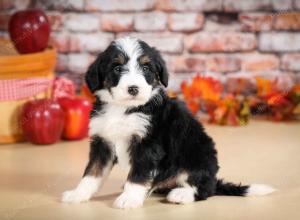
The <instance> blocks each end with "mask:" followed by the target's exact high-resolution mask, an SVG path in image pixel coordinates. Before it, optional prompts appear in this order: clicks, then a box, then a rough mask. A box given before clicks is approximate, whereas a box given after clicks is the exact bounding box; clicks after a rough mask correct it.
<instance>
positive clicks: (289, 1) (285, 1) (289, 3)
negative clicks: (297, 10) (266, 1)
mask: <svg viewBox="0 0 300 220" xmlns="http://www.w3.org/2000/svg"><path fill="white" fill-rule="evenodd" d="M295 1H297V0H295ZM271 2H272V5H273V9H274V10H278V11H285V10H291V9H293V0H275V1H274V0H273V1H271Z"/></svg>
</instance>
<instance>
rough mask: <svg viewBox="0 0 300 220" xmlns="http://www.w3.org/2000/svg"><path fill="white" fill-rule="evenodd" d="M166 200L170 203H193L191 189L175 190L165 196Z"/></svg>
mask: <svg viewBox="0 0 300 220" xmlns="http://www.w3.org/2000/svg"><path fill="white" fill-rule="evenodd" d="M167 200H168V201H169V202H172V203H179V204H187V203H191V202H194V201H195V190H194V189H193V188H184V187H182V188H175V189H172V190H171V192H169V194H168V195H167Z"/></svg>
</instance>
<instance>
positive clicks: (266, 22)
mask: <svg viewBox="0 0 300 220" xmlns="http://www.w3.org/2000/svg"><path fill="white" fill-rule="evenodd" d="M273 18H274V16H273V15H272V14H268V13H243V14H240V15H239V21H240V22H241V23H242V30H243V31H255V32H256V31H269V30H271V29H272V24H273Z"/></svg>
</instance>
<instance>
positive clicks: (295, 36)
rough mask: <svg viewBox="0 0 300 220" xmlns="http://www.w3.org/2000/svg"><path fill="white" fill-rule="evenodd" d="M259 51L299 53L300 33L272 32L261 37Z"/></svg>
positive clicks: (262, 34)
mask: <svg viewBox="0 0 300 220" xmlns="http://www.w3.org/2000/svg"><path fill="white" fill-rule="evenodd" d="M259 49H260V50H261V51H269V52H275V51H276V52H284V51H295V52H296V51H299V50H300V33H297V32H270V33H261V34H260V36H259Z"/></svg>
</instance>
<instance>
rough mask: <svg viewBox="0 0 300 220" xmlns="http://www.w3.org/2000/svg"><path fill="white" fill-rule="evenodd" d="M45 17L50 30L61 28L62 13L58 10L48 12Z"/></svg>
mask: <svg viewBox="0 0 300 220" xmlns="http://www.w3.org/2000/svg"><path fill="white" fill-rule="evenodd" d="M47 17H48V19H49V22H50V24H51V30H52V31H58V30H61V29H62V25H63V15H62V14H61V13H59V12H48V13H47Z"/></svg>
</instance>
